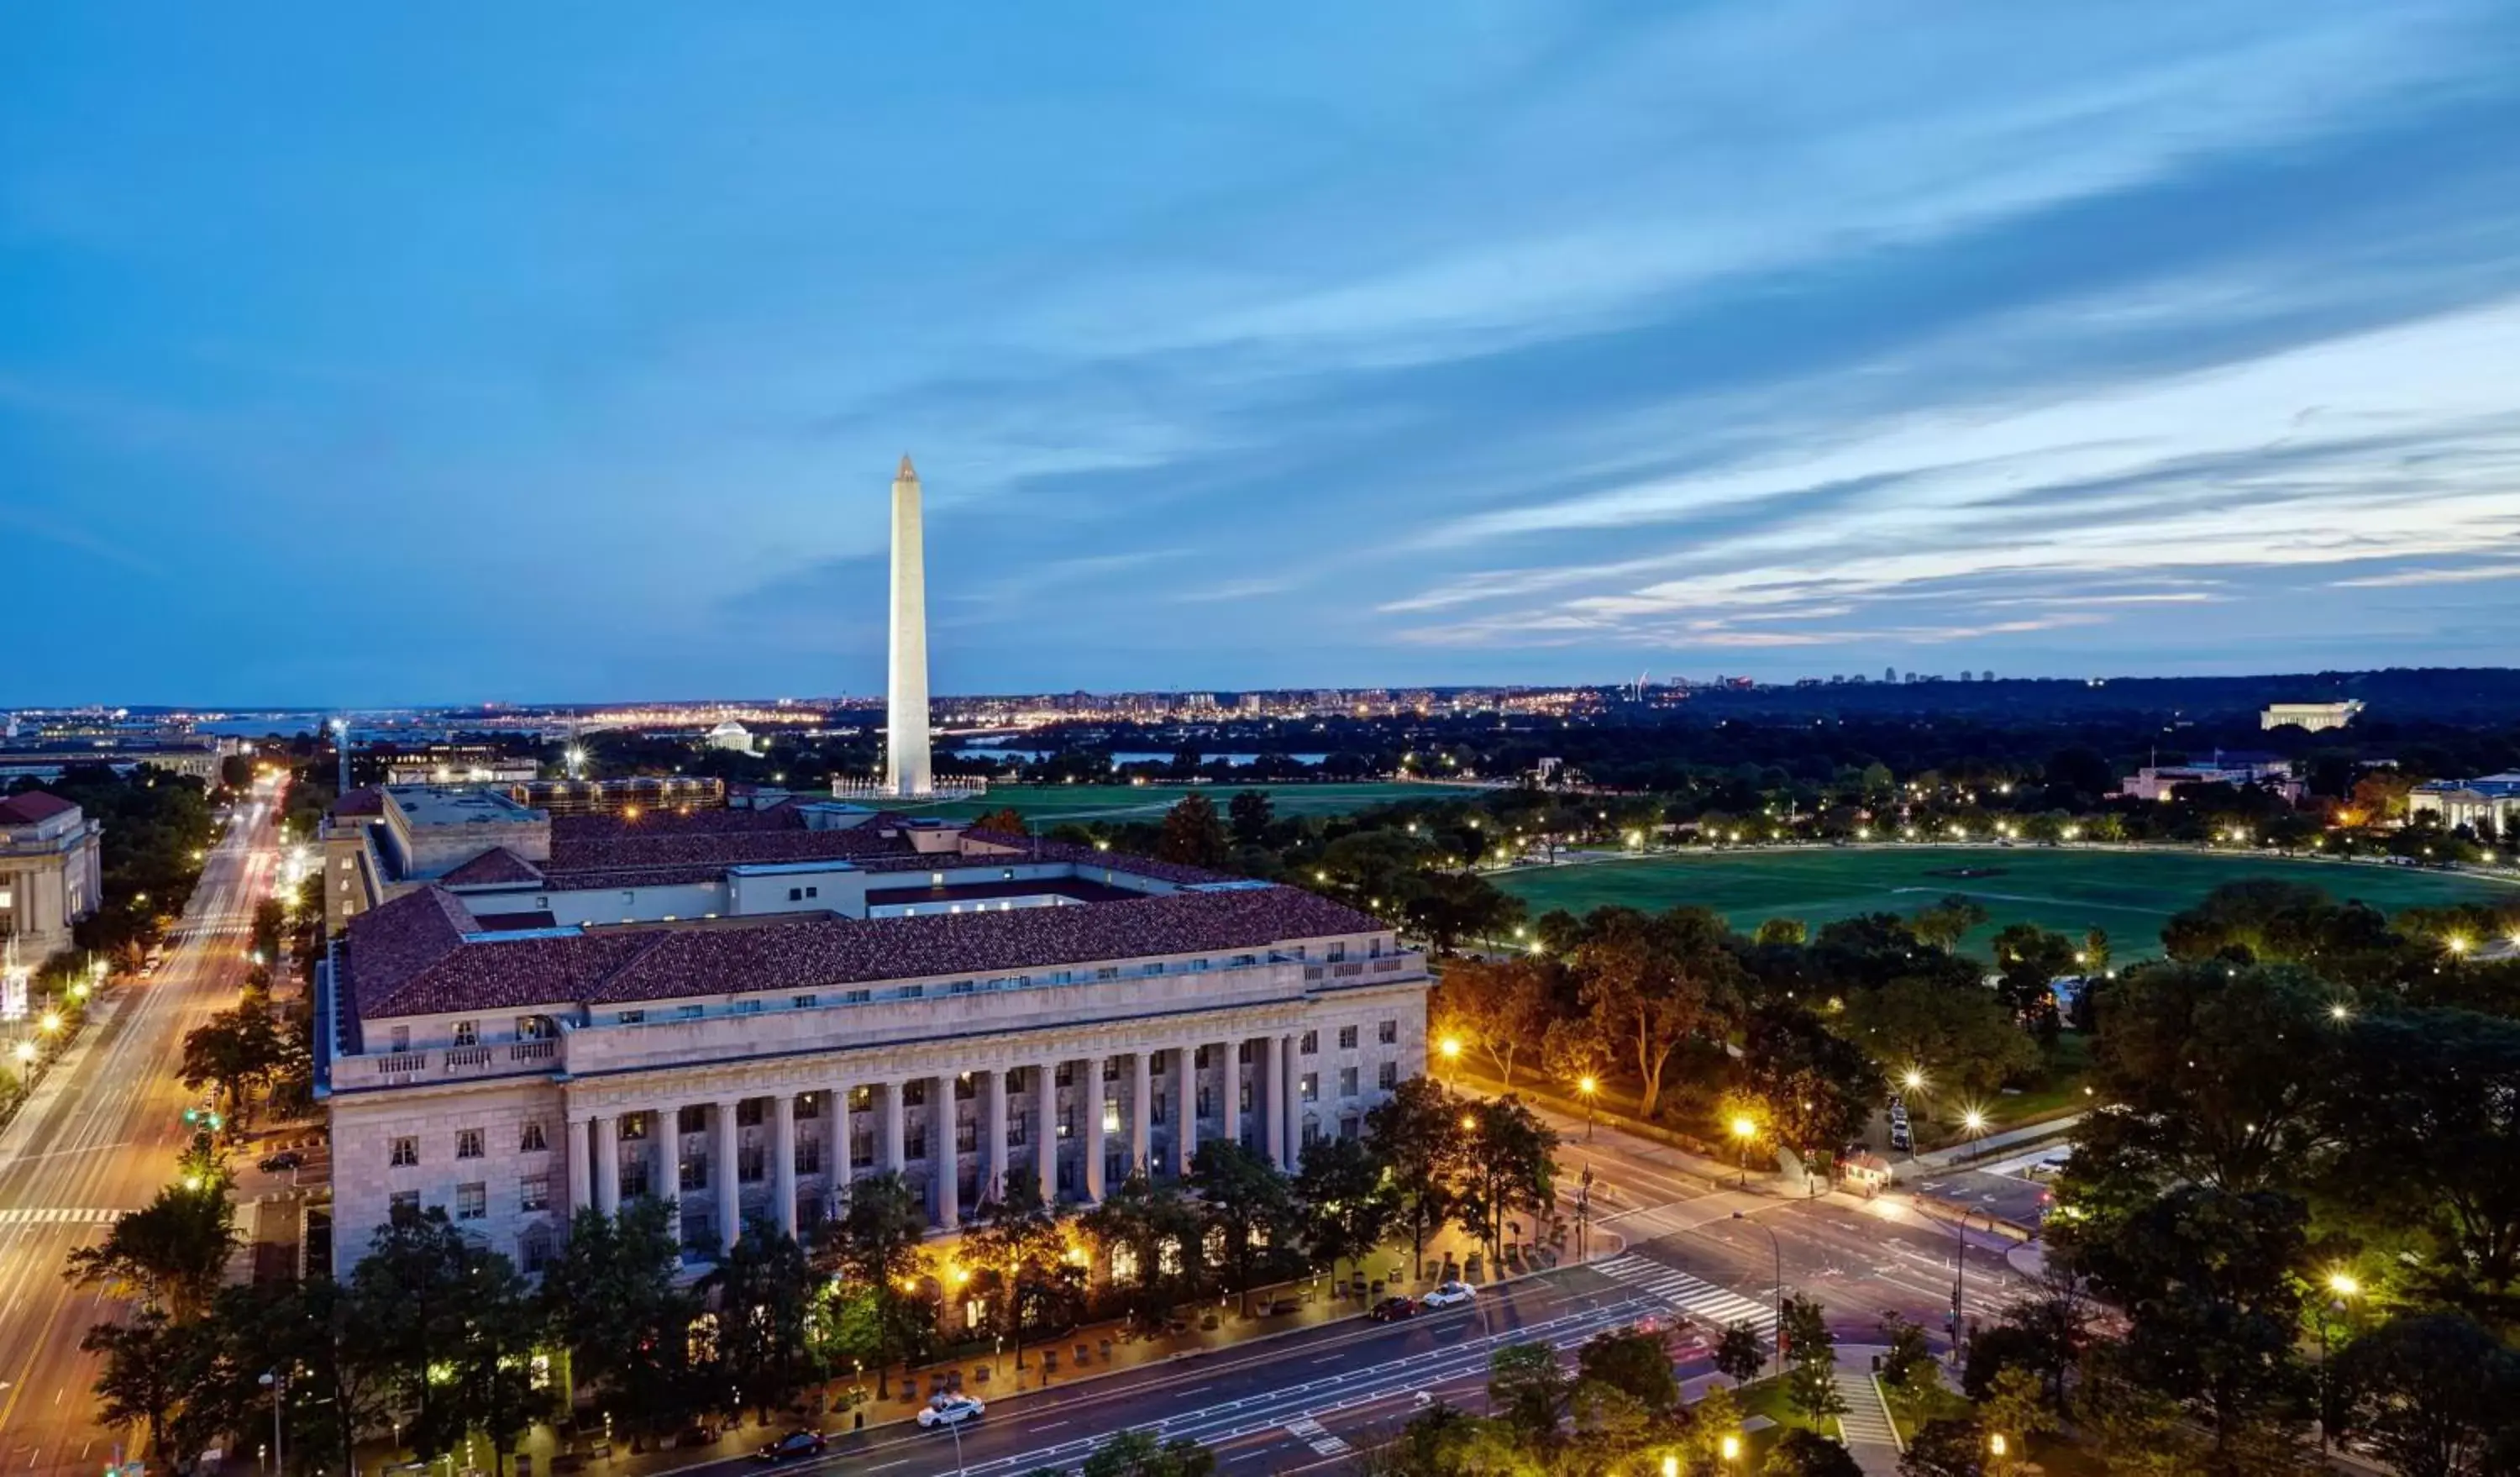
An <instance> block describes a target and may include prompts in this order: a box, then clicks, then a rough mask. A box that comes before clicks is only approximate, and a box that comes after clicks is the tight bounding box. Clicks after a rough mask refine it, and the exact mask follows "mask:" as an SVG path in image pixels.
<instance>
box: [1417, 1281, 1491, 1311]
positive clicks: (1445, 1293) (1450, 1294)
mask: <svg viewBox="0 0 2520 1477" xmlns="http://www.w3.org/2000/svg"><path fill="white" fill-rule="evenodd" d="M1478 1295H1479V1291H1478V1289H1477V1288H1475V1287H1473V1286H1471V1285H1470V1284H1469V1283H1467V1282H1446V1283H1444V1284H1443V1285H1442V1286H1440V1287H1437V1288H1436V1289H1435V1290H1434V1291H1432V1292H1430V1293H1428V1294H1426V1306H1427V1307H1429V1308H1458V1307H1460V1306H1461V1305H1463V1303H1466V1302H1468V1301H1470V1300H1471V1299H1472V1298H1475V1297H1477V1296H1478Z"/></svg>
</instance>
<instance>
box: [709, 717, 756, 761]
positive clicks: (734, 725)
mask: <svg viewBox="0 0 2520 1477" xmlns="http://www.w3.org/2000/svg"><path fill="white" fill-rule="evenodd" d="M702 741H703V742H705V743H707V744H708V746H709V747H711V748H722V749H731V750H733V751H734V752H736V753H739V754H748V753H751V752H752V730H750V729H748V728H745V727H744V726H743V725H742V724H741V723H738V722H736V721H735V720H734V719H732V718H729V719H728V720H726V721H725V722H724V723H721V724H719V725H718V726H717V727H715V728H713V729H711V730H709V731H708V734H707V736H706V737H705V738H704V739H703V740H702Z"/></svg>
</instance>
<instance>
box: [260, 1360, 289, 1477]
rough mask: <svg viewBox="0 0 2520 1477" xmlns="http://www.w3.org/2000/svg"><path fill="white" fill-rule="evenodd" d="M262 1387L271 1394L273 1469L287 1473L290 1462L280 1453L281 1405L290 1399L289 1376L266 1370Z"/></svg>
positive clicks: (276, 1370)
mask: <svg viewBox="0 0 2520 1477" xmlns="http://www.w3.org/2000/svg"><path fill="white" fill-rule="evenodd" d="M262 1387H263V1388H264V1389H266V1390H269V1391H270V1392H271V1469H272V1470H273V1471H274V1472H280V1473H286V1472H287V1471H288V1470H289V1462H288V1460H287V1458H286V1457H284V1456H283V1455H281V1451H280V1405H281V1402H282V1401H284V1400H286V1399H288V1397H289V1376H288V1375H286V1374H284V1373H282V1372H281V1371H280V1370H278V1369H265V1370H263V1371H262Z"/></svg>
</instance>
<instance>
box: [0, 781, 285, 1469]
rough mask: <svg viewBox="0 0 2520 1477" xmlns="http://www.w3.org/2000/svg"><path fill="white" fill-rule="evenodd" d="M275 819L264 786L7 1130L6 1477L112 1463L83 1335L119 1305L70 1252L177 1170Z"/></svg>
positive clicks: (1, 1210) (3, 1194) (1, 1268)
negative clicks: (203, 1044)
mask: <svg viewBox="0 0 2520 1477" xmlns="http://www.w3.org/2000/svg"><path fill="white" fill-rule="evenodd" d="M275 814H276V806H275V804H274V801H273V796H272V791H271V790H270V788H269V787H268V786H263V787H258V788H257V789H256V790H255V792H254V795H253V798H252V799H250V800H248V801H247V802H245V803H244V804H243V805H241V806H240V807H239V809H238V816H239V821H240V824H239V825H237V826H235V827H232V828H230V829H229V831H228V834H227V835H226V837H225V838H223V839H222V840H221V841H220V842H219V843H218V845H217V846H216V847H215V848H214V849H213V850H212V851H211V853H210V855H209V857H208V859H207V861H206V863H205V864H204V866H203V873H202V880H201V884H200V886H199V887H198V888H196V889H195V891H194V893H193V897H192V901H191V904H190V905H189V906H188V907H187V908H186V909H185V912H184V917H183V919H182V921H181V922H180V923H179V924H178V926H177V929H176V932H175V936H174V938H173V939H171V940H170V941H169V943H168V946H167V950H166V955H165V959H164V961H163V962H161V963H160V964H159V966H158V972H157V974H156V976H155V977H154V978H151V979H147V980H127V981H124V982H121V983H117V984H115V985H114V986H113V987H112V989H111V990H110V991H108V992H107V994H106V996H105V997H104V1001H103V1004H102V1007H100V1008H99V1009H98V1010H96V1011H95V1013H94V1014H93V1015H92V1016H91V1017H90V1019H89V1021H88V1024H87V1027H86V1029H85V1030H84V1031H83V1032H82V1033H81V1035H80V1037H79V1039H78V1041H77V1042H75V1043H74V1044H73V1045H72V1046H71V1048H70V1050H69V1051H68V1052H67V1053H66V1054H65V1055H64V1056H63V1058H62V1059H61V1060H60V1061H58V1062H56V1063H55V1064H54V1067H53V1070H52V1072H51V1073H50V1075H48V1076H47V1077H46V1078H45V1079H44V1081H43V1084H42V1086H41V1087H40V1088H39V1089H38V1090H37V1092H36V1094H35V1096H34V1097H33V1099H32V1100H30V1101H29V1102H27V1103H26V1105H25V1107H24V1108H23V1110H22V1111H21V1112H20V1113H19V1115H18V1117H17V1119H16V1121H15V1122H13V1123H12V1124H11V1125H10V1127H9V1129H8V1132H7V1133H6V1134H5V1135H0V1334H5V1336H0V1379H5V1380H6V1381H7V1386H6V1388H5V1389H0V1465H5V1469H6V1470H7V1471H9V1472H10V1473H12V1474H35V1477H45V1474H50V1473H57V1472H58V1473H65V1474H67V1473H70V1472H74V1471H75V1472H80V1473H94V1472H95V1471H97V1470H98V1469H99V1468H100V1467H101V1466H102V1465H103V1463H105V1462H106V1461H108V1460H110V1459H111V1458H112V1455H113V1452H114V1442H115V1433H113V1432H112V1431H108V1430H104V1429H102V1428H100V1427H99V1426H97V1424H96V1423H95V1422H94V1420H93V1419H92V1418H91V1415H90V1411H91V1408H92V1406H93V1404H94V1400H93V1397H92V1395H91V1394H90V1390H89V1386H90V1384H91V1383H92V1382H93V1381H94V1380H95V1378H96V1373H97V1365H98V1361H97V1359H96V1358H95V1357H94V1356H92V1355H89V1354H86V1353H83V1352H81V1351H80V1349H79V1340H80V1338H81V1337H82V1336H83V1335H84V1334H85V1333H86V1332H87V1329H88V1326H89V1325H90V1324H91V1323H95V1322H99V1321H102V1320H108V1319H112V1318H113V1317H115V1316H116V1314H117V1313H118V1312H119V1310H120V1309H121V1307H122V1306H123V1305H121V1304H120V1303H119V1302H117V1301H116V1300H115V1299H112V1298H109V1297H106V1296H104V1295H103V1294H101V1293H98V1292H94V1291H89V1290H86V1289H81V1288H75V1287H72V1286H70V1285H69V1284H68V1283H67V1282H65V1281H63V1280H62V1265H63V1259H64V1258H65V1257H66V1256H67V1254H68V1252H69V1251H70V1249H71V1248H73V1247H76V1246H81V1245H87V1244H90V1243H93V1242H95V1241H99V1240H102V1239H103V1238H104V1236H105V1234H106V1231H107V1228H108V1227H109V1226H111V1225H112V1221H113V1218H114V1217H115V1216H116V1215H118V1214H120V1213H121V1212H123V1211H128V1210H136V1209H138V1208H139V1207H141V1206H143V1205H145V1204H147V1203H148V1202H149V1200H150V1198H151V1197H152V1196H154V1195H155V1194H156V1193H157V1192H158V1187H159V1186H162V1185H164V1184H165V1183H166V1182H167V1181H168V1180H169V1179H170V1178H171V1177H172V1175H173V1172H174V1169H175V1160H176V1155H177V1153H178V1152H179V1151H180V1149H181V1147H182V1140H183V1125H182V1121H181V1120H182V1114H183V1110H184V1108H185V1106H186V1105H187V1104H188V1103H189V1102H190V1101H192V1100H193V1097H192V1095H190V1094H188V1093H187V1092H186V1091H185V1090H184V1087H183V1085H182V1083H180V1082H179V1081H177V1080H176V1072H177V1070H178V1068H179V1067H180V1065H181V1062H182V1060H183V1044H184V1034H185V1033H186V1032H187V1031H189V1030H191V1029H192V1028H193V1027H194V1026H196V1025H199V1024H201V1023H202V1021H203V1019H204V1018H205V1017H207V1016H208V1015H209V1014H211V1013H212V1012H214V1011H216V1010H219V1009H222V1008H224V1007H228V1006H230V1005H232V1004H234V1003H235V1001H236V998H237V993H238V991H239V989H240V988H241V987H242V985H243V983H244V980H245V974H246V970H247V960H246V958H245V953H246V949H247V947H248V938H249V937H250V934H251V931H252V925H253V908H254V904H255V902H256V901H257V900H258V899H260V898H261V897H262V896H263V895H264V894H265V893H266V892H267V890H268V889H269V887H270V885H271V875H272V872H273V869H274V867H275V866H276V863H277V855H276V852H275V850H274V848H273V819H274V816H275Z"/></svg>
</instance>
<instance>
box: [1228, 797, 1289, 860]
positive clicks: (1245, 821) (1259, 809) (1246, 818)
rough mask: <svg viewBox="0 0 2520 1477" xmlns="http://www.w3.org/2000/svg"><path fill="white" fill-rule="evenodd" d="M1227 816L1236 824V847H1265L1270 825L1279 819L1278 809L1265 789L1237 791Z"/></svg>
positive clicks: (1229, 805)
mask: <svg viewBox="0 0 2520 1477" xmlns="http://www.w3.org/2000/svg"><path fill="white" fill-rule="evenodd" d="M1226 815H1227V816H1228V817H1229V818H1230V819H1231V820H1232V821H1233V823H1234V844H1235V845H1237V846H1265V845H1267V844H1268V843H1269V823H1270V822H1272V821H1275V820H1276V819H1277V818H1278V807H1277V805H1276V804H1275V803H1274V802H1272V801H1271V800H1270V798H1269V792H1268V791H1267V790H1265V789H1243V790H1237V791H1235V792H1234V798H1233V799H1232V800H1231V801H1229V802H1227V805H1226Z"/></svg>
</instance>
